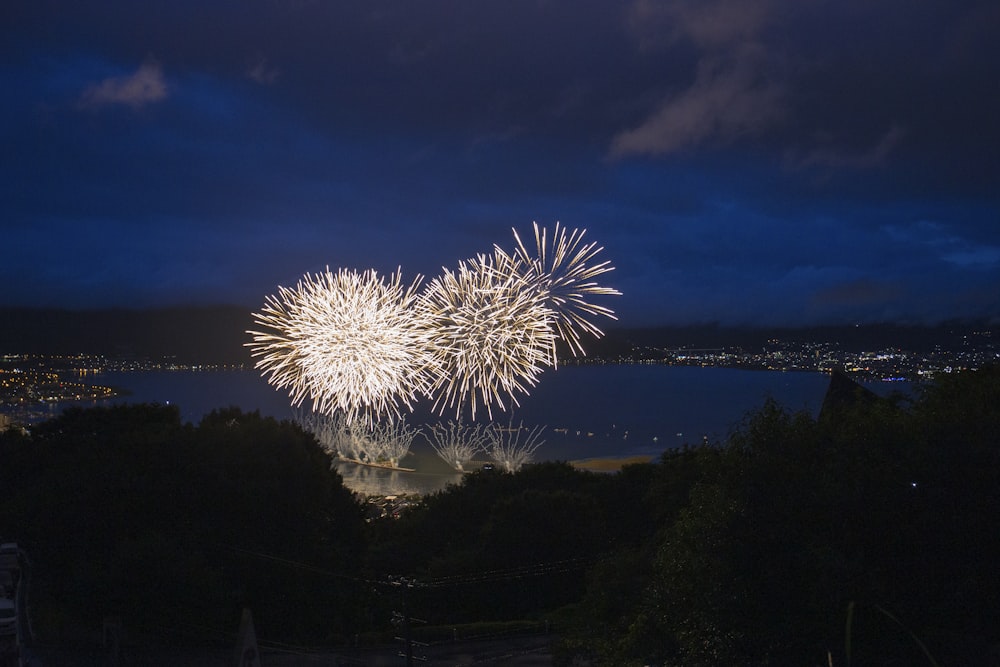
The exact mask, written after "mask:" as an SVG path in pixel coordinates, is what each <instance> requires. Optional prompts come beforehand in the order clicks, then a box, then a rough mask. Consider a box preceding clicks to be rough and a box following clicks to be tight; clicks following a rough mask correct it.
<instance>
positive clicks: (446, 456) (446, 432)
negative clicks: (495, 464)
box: [428, 420, 487, 471]
mask: <svg viewBox="0 0 1000 667" xmlns="http://www.w3.org/2000/svg"><path fill="white" fill-rule="evenodd" d="M430 429H431V437H430V438H428V441H429V442H430V443H431V447H433V448H434V451H435V452H437V454H438V456H440V457H441V458H442V459H443V460H444V461H445V463H447V464H448V465H450V466H451V467H452V468H454V469H455V470H459V471H464V470H465V465H466V464H467V463H469V462H470V461H472V459H473V458H474V457H475V456H476V454H478V453H479V452H481V451H484V450H485V444H486V440H487V435H486V431H485V429H484V428H483V425H482V424H475V425H473V424H467V423H465V422H462V421H461V420H459V421H449V422H448V423H447V424H433V425H431V427H430Z"/></svg>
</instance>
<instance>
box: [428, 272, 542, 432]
mask: <svg viewBox="0 0 1000 667" xmlns="http://www.w3.org/2000/svg"><path fill="white" fill-rule="evenodd" d="M497 261H498V260H497V259H496V258H495V257H490V256H487V255H479V256H478V257H477V258H475V259H470V260H468V261H465V262H461V263H459V267H458V270H457V271H454V272H452V271H449V270H448V269H445V270H444V273H443V274H442V275H441V276H439V277H438V278H435V279H434V280H433V281H431V282H430V284H429V285H428V286H427V288H426V289H425V291H424V293H423V294H422V295H421V299H420V304H419V309H420V310H421V311H422V319H425V321H427V322H428V323H429V326H430V327H431V329H432V330H433V335H434V339H435V340H434V343H433V346H432V347H433V349H434V350H435V352H434V353H435V354H436V355H437V356H438V359H439V365H440V374H439V375H438V377H437V379H436V381H435V382H434V384H433V386H432V387H431V393H432V394H433V395H434V397H435V402H434V408H433V409H434V410H435V411H438V413H439V414H443V412H444V410H445V409H446V408H453V409H454V410H455V415H456V418H461V414H462V408H463V406H465V405H466V404H468V405H469V407H470V409H471V414H472V419H473V420H475V418H476V410H477V408H478V407H479V406H480V405H481V406H482V407H485V408H486V411H487V412H488V413H489V415H490V417H491V418H492V416H493V406H494V405H496V406H498V407H499V408H500V409H501V410H506V407H505V402H506V401H507V400H508V399H509V401H510V403H511V404H513V405H517V404H518V403H517V396H516V394H518V393H524V394H527V393H528V388H529V387H533V386H534V385H535V384H537V382H538V376H539V375H540V374H541V372H542V371H543V370H544V368H545V367H547V366H552V365H553V363H554V358H553V355H552V350H553V349H554V346H555V340H556V338H555V337H556V333H555V330H554V329H553V327H552V320H553V315H554V314H553V312H552V310H551V309H549V307H548V306H547V305H546V304H545V299H544V295H543V294H542V293H541V292H540V291H539V290H537V289H534V288H533V286H532V285H531V284H530V283H528V282H527V281H526V279H525V277H524V272H519V271H514V270H511V269H510V268H509V267H507V266H506V263H507V262H514V263H516V260H513V259H511V258H505V259H503V260H502V261H503V262H504V263H505V266H504V267H503V268H500V269H498V268H497V265H496V262H497Z"/></svg>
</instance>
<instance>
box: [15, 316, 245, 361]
mask: <svg viewBox="0 0 1000 667" xmlns="http://www.w3.org/2000/svg"><path fill="white" fill-rule="evenodd" d="M0 322H2V324H0V353H9V354H103V355H107V356H112V357H115V358H151V359H159V358H163V357H170V358H175V359H176V361H177V362H178V363H189V364H242V363H248V362H250V360H251V359H250V354H249V351H248V349H247V348H246V347H245V346H244V343H246V342H249V340H250V337H249V336H248V335H247V334H246V333H245V332H246V330H247V329H250V328H252V324H253V322H252V318H251V314H250V312H249V311H248V310H246V309H245V308H242V307H236V306H216V307H176V308H162V309H155V310H125V309H109V310H84V311H74V310H57V309H38V308H3V309H0Z"/></svg>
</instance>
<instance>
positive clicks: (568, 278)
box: [496, 223, 621, 356]
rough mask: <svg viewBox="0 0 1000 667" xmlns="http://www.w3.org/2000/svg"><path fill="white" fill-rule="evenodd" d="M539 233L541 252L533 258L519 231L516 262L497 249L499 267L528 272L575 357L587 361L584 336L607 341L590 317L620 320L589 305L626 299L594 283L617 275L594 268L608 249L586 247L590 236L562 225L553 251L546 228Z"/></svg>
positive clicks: (603, 266) (606, 267)
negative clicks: (598, 300) (602, 299)
mask: <svg viewBox="0 0 1000 667" xmlns="http://www.w3.org/2000/svg"><path fill="white" fill-rule="evenodd" d="M534 229H535V252H529V250H528V249H527V247H525V245H524V243H523V242H522V241H521V237H520V236H518V234H517V231H516V230H514V239H515V241H517V249H516V250H515V252H514V255H513V256H508V255H507V254H506V253H505V252H504V251H503V250H501V249H500V248H496V254H497V257H498V258H499V261H498V265H501V266H504V267H507V268H508V269H510V270H521V271H524V272H525V276H524V278H525V280H526V281H527V282H529V283H531V284H533V285H535V287H536V288H537V289H539V290H540V291H541V292H543V293H544V294H545V295H546V296H545V304H546V306H548V307H549V308H550V309H551V310H552V311H553V312H554V313H555V318H554V321H553V325H554V326H555V328H556V330H557V332H558V335H559V338H562V339H563V340H564V341H565V342H566V344H567V345H568V346H569V348H570V350H571V351H572V352H573V356H577V355H578V354H581V355H585V354H586V353H585V352H584V350H583V346H582V344H581V343H580V333H581V332H586V333H589V334H591V335H593V336H595V337H596V338H600V337H602V336H603V335H604V332H603V331H601V330H600V329H599V328H598V327H597V326H596V325H595V324H593V322H591V321H590V320H589V319H588V317H591V316H599V317H609V318H611V319H618V318H617V317H615V314H614V311H612V310H611V309H610V308H606V307H604V306H600V305H596V304H593V303H591V302H590V301H589V298H590V297H593V296H621V292H619V291H618V290H616V289H613V288H611V287H602V286H600V285H598V284H597V283H596V282H594V278H596V277H598V276H600V275H603V274H605V273H607V272H609V271H613V270H614V267H613V266H611V265H610V263H609V262H607V261H603V262H599V263H597V264H589V263H590V262H592V261H593V260H594V258H595V257H597V255H598V254H599V253H600V252H601V251H602V250H603V249H604V248H600V247H597V244H596V243H586V244H585V243H583V236H584V234H585V233H586V230H579V229H574V230H572V231H570V232H567V231H566V228H565V227H562V226H560V225H559V223H556V228H555V231H554V232H553V233H552V244H551V246H550V245H549V243H548V240H549V239H548V233H547V231H546V230H545V228H544V227H539V226H538V223H535V224H534Z"/></svg>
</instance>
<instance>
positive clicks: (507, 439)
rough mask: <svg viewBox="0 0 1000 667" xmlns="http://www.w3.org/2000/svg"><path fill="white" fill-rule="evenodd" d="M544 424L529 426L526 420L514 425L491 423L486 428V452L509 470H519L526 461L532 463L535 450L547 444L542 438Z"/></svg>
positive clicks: (512, 423)
mask: <svg viewBox="0 0 1000 667" xmlns="http://www.w3.org/2000/svg"><path fill="white" fill-rule="evenodd" d="M544 430H545V427H544V426H535V427H534V428H531V429H529V428H527V427H526V426H525V425H524V422H521V423H519V424H518V425H517V426H514V421H513V420H511V422H510V424H509V425H508V426H500V425H499V424H496V423H490V425H489V426H488V427H487V428H486V436H487V438H488V439H489V445H488V446H487V448H486V452H487V453H488V454H489V456H490V458H491V459H493V461H494V462H495V463H496V464H497V465H499V466H502V467H503V469H504V470H505V471H507V472H517V471H518V470H520V469H521V466H523V465H524V464H525V463H531V460H532V458H533V456H534V454H535V450H536V449H538V448H539V447H541V446H542V445H544V444H545V441H544V440H542V439H541V438H542V432H543V431H544Z"/></svg>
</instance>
